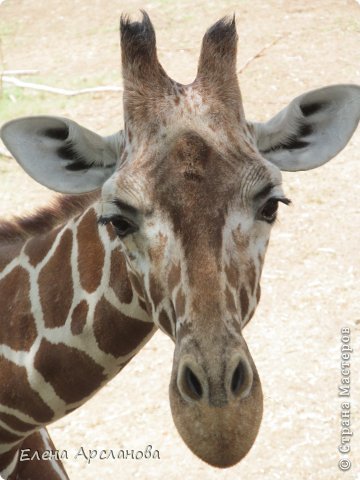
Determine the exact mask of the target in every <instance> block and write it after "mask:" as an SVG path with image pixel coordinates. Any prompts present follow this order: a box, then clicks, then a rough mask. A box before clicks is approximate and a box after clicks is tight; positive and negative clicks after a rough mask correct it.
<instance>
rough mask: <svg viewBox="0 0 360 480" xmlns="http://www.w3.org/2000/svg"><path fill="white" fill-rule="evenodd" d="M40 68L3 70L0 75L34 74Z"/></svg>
mask: <svg viewBox="0 0 360 480" xmlns="http://www.w3.org/2000/svg"><path fill="white" fill-rule="evenodd" d="M39 72H40V70H4V71H3V72H1V73H0V75H36V74H37V73H39Z"/></svg>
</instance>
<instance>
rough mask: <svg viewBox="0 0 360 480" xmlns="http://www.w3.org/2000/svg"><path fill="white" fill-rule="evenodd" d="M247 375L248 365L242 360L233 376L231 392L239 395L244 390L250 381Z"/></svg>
mask: <svg viewBox="0 0 360 480" xmlns="http://www.w3.org/2000/svg"><path fill="white" fill-rule="evenodd" d="M247 376H248V375H247V366H246V365H245V364H244V362H243V361H242V360H240V361H239V363H238V364H237V366H236V368H235V370H234V373H233V375H232V378H231V392H232V393H233V395H235V396H237V395H239V393H240V392H242V391H243V390H244V388H243V387H244V386H245V384H247V383H248V382H247Z"/></svg>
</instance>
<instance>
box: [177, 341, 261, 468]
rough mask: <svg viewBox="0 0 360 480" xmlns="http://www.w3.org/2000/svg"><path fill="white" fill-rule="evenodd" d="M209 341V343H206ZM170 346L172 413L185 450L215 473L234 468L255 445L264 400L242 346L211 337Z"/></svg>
mask: <svg viewBox="0 0 360 480" xmlns="http://www.w3.org/2000/svg"><path fill="white" fill-rule="evenodd" d="M209 338H210V341H209ZM206 340H207V341H205V339H204V338H202V339H200V338H197V339H195V338H194V339H192V340H191V341H188V342H187V343H186V344H185V345H183V346H182V345H181V341H180V342H179V343H177V344H176V346H175V354H174V363H173V370H172V377H171V381H170V386H169V396H170V405H171V412H172V416H173V420H174V423H175V425H176V427H177V430H178V432H179V434H180V435H181V437H182V439H183V440H184V442H185V443H186V445H187V446H188V447H189V448H190V450H191V451H192V452H193V453H194V454H195V455H197V456H198V457H199V458H201V459H202V460H203V461H205V462H207V463H209V464H210V465H213V466H215V467H218V468H227V467H230V466H232V465H235V464H236V463H238V462H239V461H240V460H241V459H242V458H243V457H244V456H245V455H246V454H247V453H248V452H249V450H250V448H251V447H252V445H253V443H254V442H255V439H256V436H257V433H258V430H259V427H260V423H261V418H262V409H263V397H262V390H261V383H260V378H259V375H258V372H257V370H256V366H255V364H254V362H253V360H252V358H251V355H250V352H249V351H248V349H247V346H246V343H245V341H243V339H241V341H240V342H239V341H238V342H237V344H235V340H234V339H233V338H227V339H223V342H222V344H221V342H219V337H217V338H213V339H211V336H209V337H207V338H206Z"/></svg>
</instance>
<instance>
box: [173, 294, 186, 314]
mask: <svg viewBox="0 0 360 480" xmlns="http://www.w3.org/2000/svg"><path fill="white" fill-rule="evenodd" d="M175 312H176V316H177V317H182V316H183V315H184V313H185V295H184V292H183V290H182V288H181V289H180V290H179V291H178V293H177V295H176V301H175Z"/></svg>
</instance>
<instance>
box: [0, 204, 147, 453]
mask: <svg viewBox="0 0 360 480" xmlns="http://www.w3.org/2000/svg"><path fill="white" fill-rule="evenodd" d="M6 256H8V263H6V264H5V262H4V257H6ZM1 261H2V264H1ZM134 284H135V288H133V285H134ZM154 331H155V327H154V324H153V323H152V321H151V319H150V318H149V316H148V314H147V312H146V306H145V303H144V301H143V298H142V295H141V290H140V289H139V285H138V282H136V279H135V278H133V277H131V274H129V273H128V271H127V267H126V262H125V259H124V256H123V255H122V253H121V250H120V244H119V241H118V239H117V238H116V236H115V235H114V233H113V231H112V229H111V227H110V226H108V227H106V228H105V227H102V226H98V224H97V215H96V205H93V206H91V207H90V208H88V209H87V210H86V211H85V212H84V213H83V214H81V215H79V216H78V217H75V218H73V219H71V220H69V221H68V222H67V223H66V224H65V225H62V226H59V227H56V228H55V229H53V230H52V231H50V232H48V233H46V234H42V235H40V236H37V237H33V238H31V239H29V240H27V241H24V242H19V243H16V244H13V245H11V246H7V247H5V248H0V455H1V454H2V453H5V452H9V451H10V450H11V449H12V448H14V445H16V444H17V443H18V442H20V441H22V439H23V438H25V437H26V436H28V435H29V434H30V433H31V432H32V431H34V430H35V429H38V428H39V427H40V426H41V425H46V424H48V423H50V422H52V421H54V420H56V419H58V418H60V417H62V416H63V415H65V414H66V413H68V412H70V411H72V410H74V409H75V408H77V407H78V406H80V405H81V404H83V403H84V402H85V401H86V400H87V399H89V398H90V397H91V396H92V395H93V394H94V393H95V392H96V391H97V390H98V389H99V388H101V387H102V386H103V385H104V384H105V383H106V382H107V381H109V380H110V379H111V378H112V377H113V376H114V375H115V374H116V373H118V372H119V370H121V368H123V366H124V365H125V364H126V363H127V362H128V361H129V360H130V359H131V358H132V357H133V356H134V355H135V354H136V352H137V351H138V350H139V349H140V348H141V347H142V346H143V345H144V343H145V342H146V341H147V340H148V339H149V338H150V337H151V336H152V334H153V333H154Z"/></svg>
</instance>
